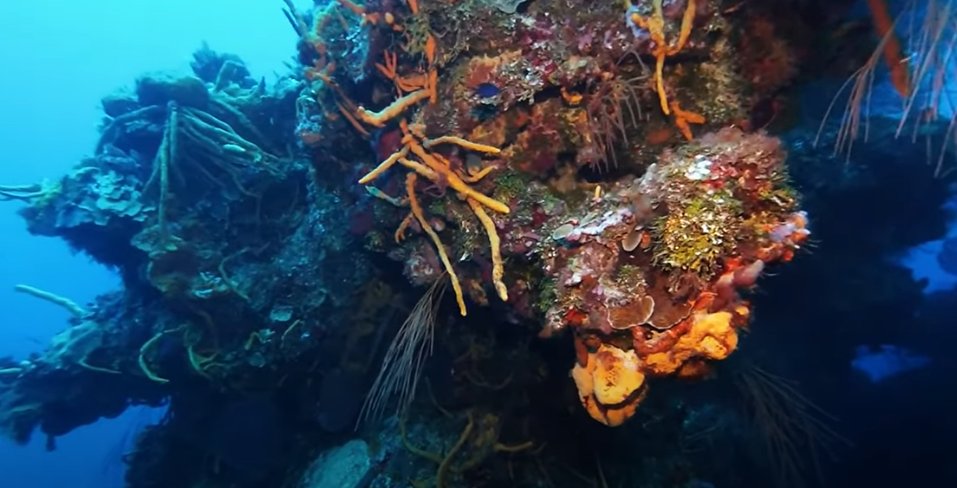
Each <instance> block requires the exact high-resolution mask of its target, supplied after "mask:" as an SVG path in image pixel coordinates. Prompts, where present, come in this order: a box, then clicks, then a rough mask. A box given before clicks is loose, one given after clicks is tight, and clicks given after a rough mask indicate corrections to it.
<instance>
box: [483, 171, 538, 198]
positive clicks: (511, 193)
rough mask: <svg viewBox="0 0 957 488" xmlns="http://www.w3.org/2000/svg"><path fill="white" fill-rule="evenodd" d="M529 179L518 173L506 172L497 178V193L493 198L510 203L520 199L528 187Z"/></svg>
mask: <svg viewBox="0 0 957 488" xmlns="http://www.w3.org/2000/svg"><path fill="white" fill-rule="evenodd" d="M528 183H529V178H528V177H527V176H525V175H524V174H522V173H520V172H518V171H511V170H509V171H505V172H503V173H502V174H500V175H499V176H498V177H497V178H495V192H494V194H493V195H492V196H493V198H495V199H496V200H500V201H508V200H511V199H512V198H515V197H518V196H520V195H522V194H523V193H524V192H525V189H526V188H527V187H528Z"/></svg>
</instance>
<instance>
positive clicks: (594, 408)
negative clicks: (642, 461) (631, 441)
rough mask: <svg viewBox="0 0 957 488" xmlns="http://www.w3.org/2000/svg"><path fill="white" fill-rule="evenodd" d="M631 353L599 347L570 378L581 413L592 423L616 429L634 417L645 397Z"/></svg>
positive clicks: (643, 386) (642, 375) (637, 360)
mask: <svg viewBox="0 0 957 488" xmlns="http://www.w3.org/2000/svg"><path fill="white" fill-rule="evenodd" d="M640 367H641V361H640V360H639V359H638V356H637V355H636V354H635V351H634V350H631V351H624V350H622V349H619V348H617V347H614V346H610V345H606V344H602V345H601V346H599V347H598V350H597V351H596V352H594V353H589V354H588V355H587V360H586V362H585V364H584V365H583V364H580V363H579V364H576V365H575V368H574V369H572V378H574V380H575V386H577V387H578V395H579V397H580V398H581V402H582V405H584V406H585V410H587V411H588V414H589V415H591V416H592V418H594V419H595V420H597V421H599V422H601V423H603V424H605V425H607V426H609V427H617V426H619V425H621V424H623V423H624V422H625V421H626V420H628V419H629V418H631V416H632V415H634V414H635V410H637V408H638V404H639V403H641V400H642V399H643V398H644V395H645V390H646V388H645V375H644V373H642V372H641V371H640Z"/></svg>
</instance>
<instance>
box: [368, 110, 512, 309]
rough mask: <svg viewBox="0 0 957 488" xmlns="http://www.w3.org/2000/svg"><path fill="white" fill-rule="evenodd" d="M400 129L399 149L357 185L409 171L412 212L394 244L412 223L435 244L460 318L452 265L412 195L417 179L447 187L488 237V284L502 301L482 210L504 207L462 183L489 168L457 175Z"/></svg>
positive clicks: (491, 232) (496, 257) (491, 230)
mask: <svg viewBox="0 0 957 488" xmlns="http://www.w3.org/2000/svg"><path fill="white" fill-rule="evenodd" d="M400 127H401V128H402V131H403V132H404V133H405V136H404V137H403V139H402V142H403V147H402V148H401V149H399V150H398V151H396V152H395V153H393V154H392V155H391V156H389V157H388V158H386V159H385V160H384V161H382V162H381V163H380V164H379V165H378V166H376V167H375V169H373V170H372V171H370V172H369V173H368V174H366V175H365V176H363V177H362V178H360V179H359V183H360V184H363V185H366V184H369V183H371V182H372V181H374V180H375V179H376V178H378V177H379V176H381V175H382V174H383V173H384V172H385V171H386V170H387V169H389V168H391V167H392V166H394V165H395V164H396V163H398V164H400V165H402V166H404V167H406V168H408V169H410V170H411V172H410V173H409V174H408V175H407V176H406V185H405V189H406V194H407V198H408V201H409V206H410V207H411V209H412V210H411V213H410V214H409V215H408V216H406V218H405V219H403V220H402V223H401V224H399V227H398V229H396V231H395V239H396V242H399V241H401V240H402V238H403V237H404V234H405V231H406V229H407V228H408V227H409V225H410V224H411V223H412V220H413V219H414V220H416V221H418V223H419V226H420V227H422V230H423V231H424V232H425V233H426V234H427V235H428V236H429V238H430V239H431V240H432V243H433V244H435V247H436V250H437V251H438V253H439V258H440V260H441V261H442V265H443V266H444V267H445V269H446V271H447V272H448V273H449V279H450V280H451V281H452V289H453V290H454V291H455V298H456V301H457V302H458V305H459V313H461V314H462V315H463V316H464V315H465V314H466V308H465V299H464V296H463V293H462V287H461V284H460V283H459V279H458V276H457V275H456V273H455V270H454V269H453V267H452V262H451V260H450V259H449V257H448V253H446V251H445V246H444V245H443V244H442V241H441V240H440V239H439V236H438V234H436V232H435V231H434V230H433V229H432V227H431V225H430V224H429V222H428V219H426V218H425V213H424V211H423V210H422V206H421V205H420V204H419V201H418V197H417V196H416V194H415V184H416V182H417V181H418V177H419V176H422V177H423V178H425V179H427V180H429V181H431V182H433V183H437V184H440V183H444V184H447V185H448V186H449V187H450V188H452V189H453V190H455V191H456V192H457V193H458V194H459V196H461V197H462V198H463V199H465V200H466V201H467V202H468V204H469V207H470V208H471V209H472V212H473V213H474V214H475V216H476V217H477V218H478V219H479V222H481V224H482V227H484V229H485V232H486V233H487V234H488V237H489V244H490V245H491V255H492V281H493V283H494V285H495V290H496V292H497V293H498V295H499V297H500V298H501V299H502V300H507V299H508V291H507V288H506V286H505V283H504V282H503V281H502V277H503V276H504V274H505V271H504V265H503V264H502V254H501V251H500V249H499V248H500V241H499V237H498V232H497V231H496V229H495V223H494V222H493V221H492V218H491V217H489V215H488V213H486V211H485V208H486V207H487V208H489V209H491V210H493V211H495V212H499V213H508V212H509V208H508V205H506V204H504V203H502V202H500V201H498V200H495V199H494V198H491V197H489V196H487V195H485V194H483V193H480V192H478V191H477V190H475V189H474V188H472V187H471V186H469V185H468V183H467V182H466V180H470V181H477V180H478V179H481V177H483V176H485V175H486V174H488V172H489V171H490V168H484V169H483V170H481V171H479V172H478V173H476V174H475V175H472V176H471V177H468V176H465V175H460V174H458V173H457V172H456V171H455V170H453V169H452V167H451V166H450V164H449V162H448V161H447V160H446V159H445V158H442V157H441V156H439V155H438V154H432V153H429V152H428V151H427V150H426V149H425V147H424V146H423V144H425V143H420V142H419V140H418V139H417V137H416V135H415V134H413V133H412V130H410V128H409V127H408V124H406V123H405V121H403V122H402V123H401V124H400ZM428 142H429V145H433V144H436V143H438V142H452V143H455V144H458V145H460V146H462V147H464V148H473V149H475V150H479V151H481V152H487V153H498V152H499V149H498V148H494V147H491V146H484V145H482V144H477V143H474V142H471V141H467V140H465V139H462V138H459V137H440V138H437V139H434V140H431V141H428ZM411 157H415V158H417V159H418V160H415V159H411Z"/></svg>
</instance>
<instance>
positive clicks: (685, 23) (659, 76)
mask: <svg viewBox="0 0 957 488" xmlns="http://www.w3.org/2000/svg"><path fill="white" fill-rule="evenodd" d="M662 3H663V0H654V2H652V7H653V9H654V10H653V12H652V15H651V17H647V18H646V17H642V16H641V15H640V14H639V13H637V12H632V14H631V21H632V22H634V24H635V25H637V26H638V27H640V28H642V29H645V30H647V31H648V33H649V35H651V40H652V41H654V43H655V49H654V51H653V54H654V55H655V90H656V91H657V92H658V102H659V103H660V105H661V111H662V112H663V113H664V114H665V115H671V113H672V112H673V111H674V113H675V125H677V126H678V130H679V131H680V132H681V135H683V136H684V137H685V139H689V140H690V139H691V128H690V127H689V125H688V124H689V123H690V124H703V123H704V117H703V116H701V115H699V114H696V113H694V112H689V111H686V110H675V107H676V104H675V103H669V102H668V93H667V91H666V90H665V81H664V75H663V71H664V67H665V59H666V58H667V57H669V56H674V55H675V54H678V53H679V52H681V50H682V49H684V47H685V45H686V44H687V43H688V39H689V38H690V37H691V29H692V27H694V17H695V12H696V10H697V5H696V1H695V0H688V3H687V5H686V6H685V12H684V15H683V16H682V17H681V30H680V31H679V32H678V40H677V42H675V43H674V44H673V45H671V46H669V45H668V41H667V40H666V39H665V16H664V11H663V8H662Z"/></svg>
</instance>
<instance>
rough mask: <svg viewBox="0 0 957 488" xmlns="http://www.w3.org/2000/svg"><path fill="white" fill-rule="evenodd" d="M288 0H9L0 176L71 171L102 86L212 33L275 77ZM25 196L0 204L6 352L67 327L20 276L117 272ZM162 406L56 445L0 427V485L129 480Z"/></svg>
mask: <svg viewBox="0 0 957 488" xmlns="http://www.w3.org/2000/svg"><path fill="white" fill-rule="evenodd" d="M306 3H307V4H308V2H306ZM240 7H241V8H240ZM281 7H282V3H281V2H278V1H275V0H247V1H243V2H235V1H228V0H203V1H201V2H197V1H192V0H164V1H162V2H157V1H148V0H96V1H94V2H76V1H68V0H5V1H3V2H0V46H2V47H0V66H2V67H3V70H2V72H3V73H4V75H3V76H2V77H0V147H2V148H3V152H2V156H0V184H28V183H34V182H38V181H42V180H43V179H44V178H51V179H52V178H57V177H59V176H60V175H62V174H63V173H65V172H67V171H68V170H69V169H70V168H71V167H72V166H73V165H74V164H75V163H77V162H78V161H79V160H80V159H81V158H82V157H84V156H85V155H88V154H89V153H90V152H91V151H92V149H93V147H94V144H95V142H96V138H97V135H98V133H97V124H98V123H99V120H100V117H101V110H100V107H99V100H100V99H101V98H102V97H103V96H104V95H106V94H108V93H110V92H111V91H113V90H114V89H117V88H120V87H122V86H127V85H129V84H131V83H132V82H133V80H134V79H135V78H136V77H137V76H138V75H140V74H142V73H144V72H148V71H156V70H180V71H184V72H185V71H186V70H188V69H189V60H190V59H191V54H192V53H193V52H194V51H195V50H196V49H197V48H199V47H200V46H201V45H202V43H203V42H204V41H206V42H208V43H209V45H210V47H212V48H214V49H217V50H220V51H224V52H233V53H236V54H238V55H240V56H241V57H242V58H243V59H244V60H245V61H246V63H247V65H248V66H249V68H250V70H251V71H252V73H253V75H254V76H255V77H257V78H258V77H265V78H266V81H267V83H268V82H270V81H271V80H273V79H274V78H275V76H274V73H277V72H283V71H284V70H286V68H285V67H284V62H285V61H287V60H290V59H291V56H292V55H293V53H294V49H293V47H294V45H295V42H296V39H295V35H294V34H293V33H292V31H291V30H290V29H289V25H288V24H287V23H286V20H285V19H284V18H283V16H282V11H281ZM17 207H18V206H17V205H16V204H11V203H9V202H8V203H6V204H4V205H0V230H2V238H0V356H8V355H9V356H13V357H16V358H23V357H26V356H27V355H28V354H29V353H30V352H32V351H38V350H42V349H43V347H44V346H45V344H46V343H47V341H48V340H49V338H50V337H51V336H53V335H54V334H55V333H57V332H58V331H60V330H62V329H63V328H64V326H65V325H66V320H67V313H66V312H64V311H63V310H61V309H59V308H58V307H55V306H51V305H50V304H48V303H45V302H43V301H40V300H36V299H33V298H30V297H28V296H25V295H23V294H18V293H15V292H14V291H13V287H14V285H16V284H19V283H26V284H31V285H34V286H38V287H41V288H45V289H49V290H55V291H56V292H57V293H60V294H63V295H65V296H68V297H71V298H72V299H74V300H75V301H77V302H78V303H84V302H86V301H88V300H90V299H92V298H93V297H94V296H96V295H97V294H100V293H103V292H105V291H107V290H110V289H112V288H114V287H116V286H117V285H118V280H117V278H116V277H115V276H114V275H113V273H112V272H110V270H107V269H104V268H103V267H101V266H98V265H96V264H94V263H92V262H90V261H89V260H88V259H87V258H86V257H84V256H82V255H74V254H72V253H71V252H70V250H69V249H68V248H67V245H66V244H65V243H64V242H62V241H60V240H55V239H49V238H39V237H33V236H30V235H29V234H28V233H27V232H26V229H25V225H24V223H23V220H22V219H21V218H20V217H19V216H18V215H17V214H16V210H17ZM159 414H160V413H158V412H151V411H149V410H145V409H134V410H130V411H128V412H126V413H125V414H124V415H122V416H121V417H119V418H117V419H114V420H110V421H101V422H99V423H97V424H95V425H91V426H88V427H85V428H82V429H78V430H77V431H75V432H73V433H71V434H69V435H67V436H65V437H62V438H60V439H58V442H57V449H56V450H55V451H53V452H46V450H45V446H44V440H43V437H42V436H36V437H35V438H34V440H33V442H32V443H31V444H30V445H29V446H27V447H19V446H15V445H13V444H12V443H11V442H10V441H9V440H8V439H6V438H3V439H0V486H3V487H8V488H21V487H77V488H87V487H90V488H93V487H96V488H110V487H114V486H122V473H123V469H122V465H121V463H120V459H119V456H118V455H119V454H120V453H122V452H123V450H124V447H125V446H124V444H125V443H128V442H129V441H130V433H131V431H135V430H136V428H137V427H138V426H141V425H143V424H144V423H148V422H149V421H151V420H152V419H155V418H156V417H157V415H159Z"/></svg>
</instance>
